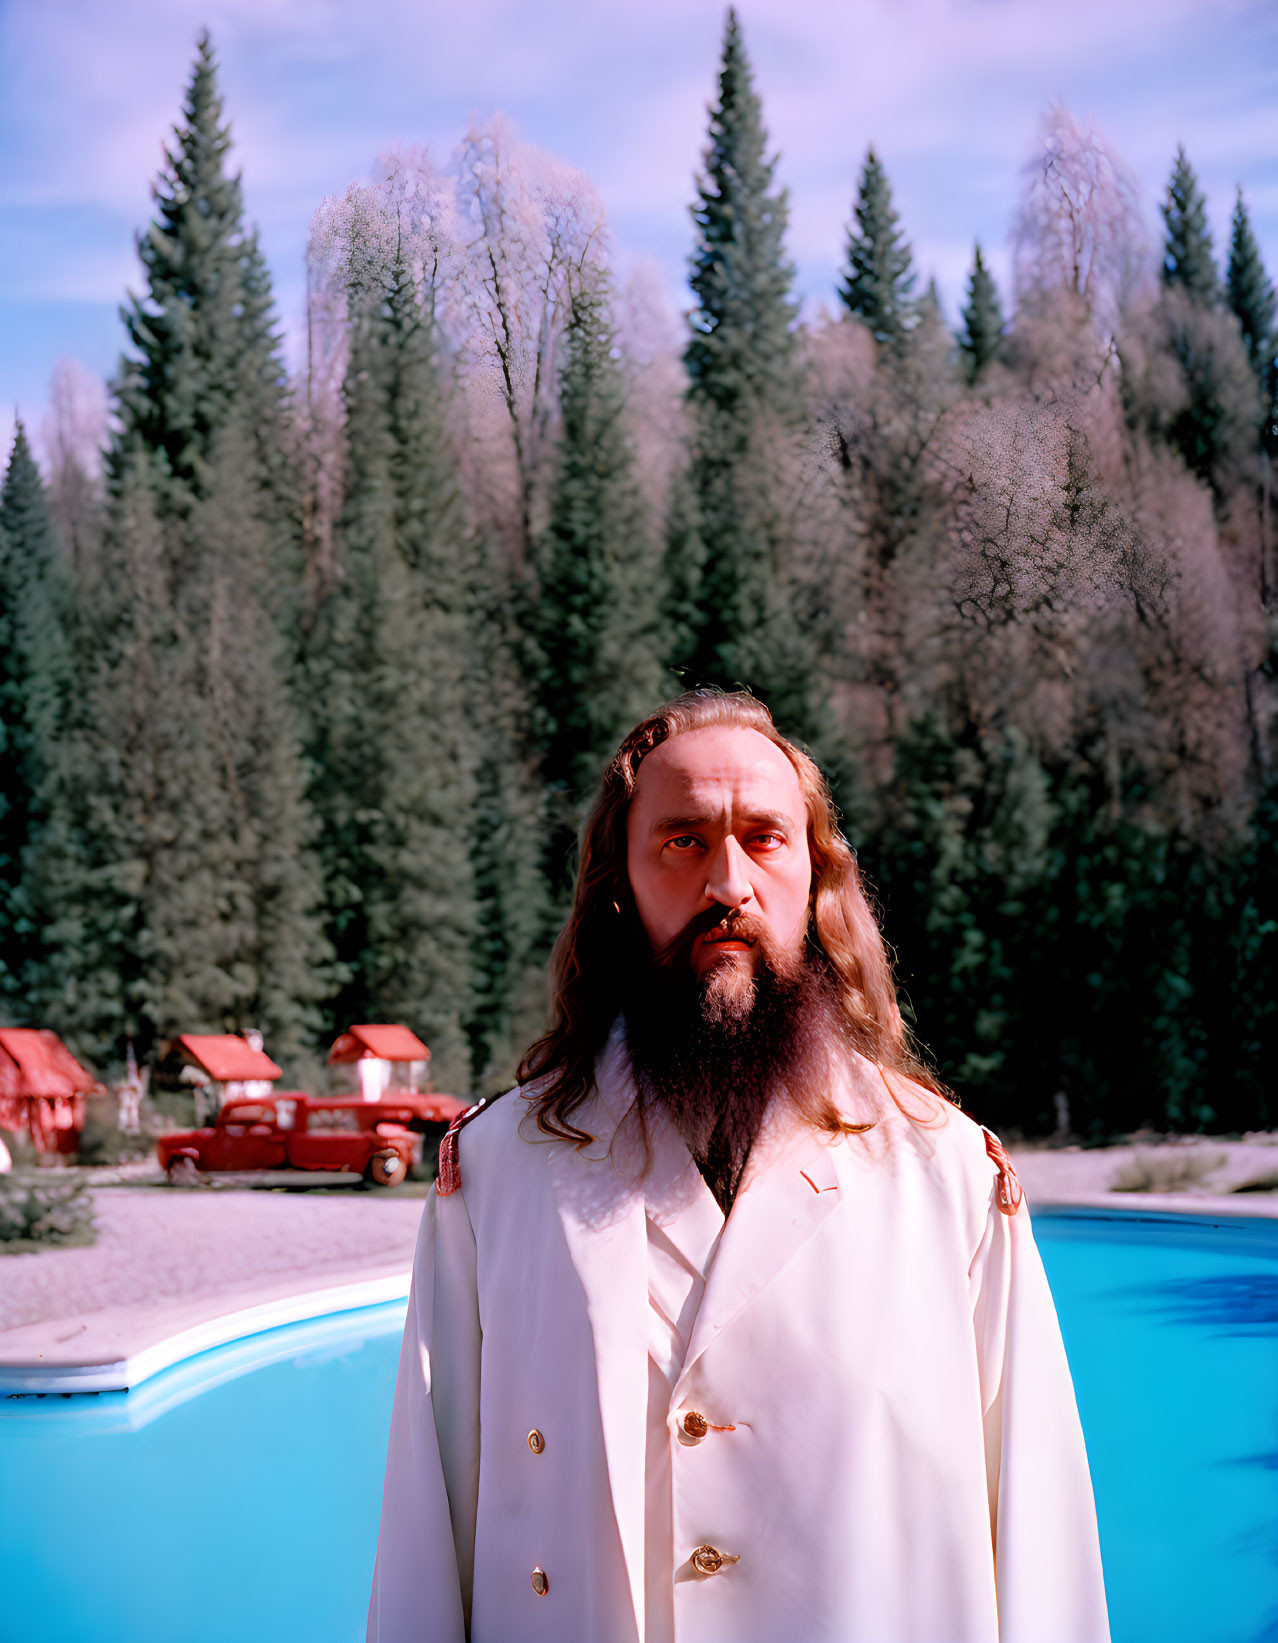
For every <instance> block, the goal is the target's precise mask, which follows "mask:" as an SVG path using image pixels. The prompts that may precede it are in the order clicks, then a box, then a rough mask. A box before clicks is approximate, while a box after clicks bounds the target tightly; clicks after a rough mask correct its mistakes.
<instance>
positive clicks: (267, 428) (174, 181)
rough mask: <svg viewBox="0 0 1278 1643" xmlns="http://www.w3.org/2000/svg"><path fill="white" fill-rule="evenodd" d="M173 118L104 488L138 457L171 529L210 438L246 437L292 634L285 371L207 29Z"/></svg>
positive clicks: (285, 623) (294, 510) (296, 552)
mask: <svg viewBox="0 0 1278 1643" xmlns="http://www.w3.org/2000/svg"><path fill="white" fill-rule="evenodd" d="M182 115H183V118H182V121H181V123H180V124H179V125H178V126H177V127H176V128H175V131H174V141H173V143H172V144H171V146H170V147H168V148H166V149H165V163H164V166H163V168H162V170H161V172H160V174H159V176H158V177H157V179H156V181H155V183H154V185H153V188H152V193H153V195H154V199H155V206H156V213H155V219H154V221H153V222H152V223H151V225H150V226H149V227H148V229H147V230H146V232H145V233H143V234H140V235H139V236H138V238H137V249H138V256H139V258H140V259H141V262H142V270H143V276H144V281H145V290H144V293H143V295H142V296H140V297H131V298H130V299H129V302H128V304H127V305H126V307H124V308H123V309H122V310H121V318H122V319H123V321H124V325H125V330H126V332H127V335H128V340H129V343H130V345H131V346H130V351H129V352H127V353H126V354H125V356H124V358H123V359H122V361H121V366H120V371H119V374H118V377H117V380H116V383H115V392H116V399H117V409H118V427H117V430H116V433H115V435H114V438H113V441H112V447H111V449H110V451H109V452H108V461H107V470H108V477H109V479H110V481H111V482H112V484H115V483H117V482H118V477H119V473H120V471H121V464H122V462H124V461H125V460H127V459H128V458H129V456H130V455H132V454H138V455H140V456H142V457H144V458H145V459H146V460H147V461H148V462H149V463H150V464H151V465H152V467H153V468H154V471H155V475H156V499H157V505H158V507H159V509H160V511H161V513H162V514H163V515H168V514H169V513H173V514H175V515H176V516H178V517H183V516H185V515H186V514H188V513H189V512H190V510H191V508H192V507H193V506H194V505H195V503H196V502H197V501H198V500H199V499H200V498H201V497H203V496H205V495H206V494H207V491H208V483H209V465H210V462H211V460H212V452H213V449H214V446H215V444H216V442H217V440H218V438H219V436H220V435H221V433H222V432H223V430H224V429H226V428H227V427H229V426H231V425H232V424H235V425H237V426H238V427H240V428H244V429H247V430H249V432H250V434H251V440H252V447H253V452H252V454H253V457H254V461H255V469H256V473H255V483H254V506H255V509H256V510H257V511H258V512H259V514H260V515H261V517H262V519H263V521H264V523H265V524H266V525H267V527H268V529H269V532H270V538H271V553H272V560H273V570H272V578H273V595H274V598H275V600H276V603H275V604H273V606H272V608H273V609H275V610H276V612H277V615H278V617H279V620H280V622H281V625H282V627H283V628H284V630H285V631H286V632H288V633H290V634H292V633H293V632H294V631H295V627H296V621H297V618H298V614H299V609H298V599H297V594H296V588H297V586H298V585H299V584H300V580H301V551H300V542H301V522H300V502H299V499H298V494H297V490H296V485H295V481H294V477H293V475H292V472H291V468H290V464H289V461H288V457H287V437H286V420H287V414H288V407H287V391H286V373H285V370H284V365H283V360H282V357H281V352H280V342H279V337H278V335H277V332H276V327H275V317H274V308H273V296H272V290H271V280H270V274H269V271H268V270H267V267H266V263H265V261H264V259H263V257H262V254H261V248H260V245H259V243H258V238H257V234H256V232H255V231H253V232H250V231H248V230H247V229H246V227H245V224H244V219H243V195H242V189H241V186H240V177H239V174H238V173H235V174H231V173H229V172H228V169H227V166H228V160H229V155H230V149H231V132H230V127H229V125H228V124H227V123H226V121H225V120H224V118H223V103H222V97H221V94H220V92H219V90H218V83H217V64H216V60H215V58H214V53H213V47H212V44H211V42H210V39H209V35H208V32H207V31H204V32H203V33H201V35H200V37H199V41H198V44H197V55H196V60H195V65H194V68H193V70H192V73H191V79H190V82H189V85H188V87H187V94H186V100H185V103H184V105H183V110H182ZM179 571H180V567H179ZM180 579H181V578H180V574H179V582H180Z"/></svg>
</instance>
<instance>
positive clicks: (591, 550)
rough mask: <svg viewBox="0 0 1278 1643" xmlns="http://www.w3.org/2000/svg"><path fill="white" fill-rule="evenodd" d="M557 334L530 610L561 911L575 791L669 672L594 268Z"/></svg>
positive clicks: (602, 292)
mask: <svg viewBox="0 0 1278 1643" xmlns="http://www.w3.org/2000/svg"><path fill="white" fill-rule="evenodd" d="M565 341H566V357H565V363H564V367H563V375H562V377H561V381H560V413H561V418H562V423H561V428H562V431H561V435H560V441H559V450H558V462H557V467H556V472H555V477H554V481H553V484H552V489H551V497H550V518H549V522H548V524H547V528H546V530H545V532H544V533H543V535H542V537H541V539H540V541H539V542H538V543H537V544H536V549H535V553H534V559H533V577H534V586H533V589H532V590H531V597H532V604H531V608H530V611H529V619H528V622H527V624H526V626H527V630H528V634H529V641H530V643H529V646H528V652H529V682H530V685H531V691H532V697H533V700H534V702H535V704H536V717H535V721H534V730H535V735H536V740H537V745H538V748H539V749H540V751H541V773H542V778H543V780H544V781H545V782H546V784H547V787H548V788H549V802H550V819H551V837H550V841H549V854H548V864H549V865H548V878H549V881H550V889H551V896H552V899H553V901H554V903H555V907H556V913H557V914H562V913H563V912H565V911H566V908H565V905H564V904H565V902H566V900H567V898H568V896H569V895H570V893H571V887H572V879H573V871H574V867H575V849H574V845H575V837H576V832H577V827H578V825H579V823H580V821H581V819H582V817H581V810H582V805H583V803H584V802H585V801H586V799H587V798H588V796H589V795H590V794H591V792H592V791H593V790H594V788H595V787H596V786H597V785H598V781H599V777H600V774H601V772H602V770H603V766H604V763H605V761H606V760H607V758H608V757H609V755H610V754H611V753H612V751H613V749H614V748H615V747H616V745H617V743H618V742H619V741H620V739H621V737H622V736H623V735H624V734H625V732H626V731H627V730H628V729H629V728H630V726H631V725H632V724H633V723H634V722H635V721H636V720H637V719H639V718H642V717H643V715H644V714H645V713H647V712H651V711H652V708H653V707H654V706H655V705H656V703H657V702H658V701H659V700H660V699H661V697H662V695H663V694H665V693H666V691H665V689H664V687H665V686H666V685H667V683H668V676H666V675H665V674H664V672H663V670H662V668H661V667H660V665H659V663H658V660H657V650H658V646H657V638H656V632H655V629H656V616H657V575H656V572H657V569H658V566H657V564H656V562H655V554H654V552H653V549H652V545H651V542H650V539H649V536H648V529H647V521H646V518H645V510H644V503H643V497H642V495H641V492H640V489H639V482H638V477H637V474H636V471H635V453H634V448H633V444H632V441H631V438H630V434H629V431H628V429H627V426H626V420H625V413H626V406H625V380H624V377H623V375H622V370H621V365H620V363H619V361H618V359H617V357H616V343H615V335H614V331H613V326H612V323H611V320H610V318H609V315H608V292H607V287H606V283H605V282H604V281H603V280H602V279H596V280H587V281H585V282H584V283H583V284H582V286H581V288H580V289H579V290H578V291H577V292H576V294H575V296H574V299H573V304H572V313H571V317H570V319H569V323H568V328H567V335H566V339H565Z"/></svg>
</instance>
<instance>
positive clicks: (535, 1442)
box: [528, 1426, 546, 1455]
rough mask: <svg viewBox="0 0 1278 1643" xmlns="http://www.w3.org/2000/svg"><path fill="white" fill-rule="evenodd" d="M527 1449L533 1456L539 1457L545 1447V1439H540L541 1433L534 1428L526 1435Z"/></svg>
mask: <svg viewBox="0 0 1278 1643" xmlns="http://www.w3.org/2000/svg"><path fill="white" fill-rule="evenodd" d="M528 1447H529V1448H530V1449H531V1450H532V1452H533V1454H534V1455H540V1454H541V1452H542V1450H543V1449H544V1448H545V1447H546V1440H545V1438H543V1437H542V1435H541V1433H540V1432H539V1431H538V1430H537V1428H536V1427H535V1426H534V1427H533V1429H532V1431H531V1432H530V1433H529V1434H528Z"/></svg>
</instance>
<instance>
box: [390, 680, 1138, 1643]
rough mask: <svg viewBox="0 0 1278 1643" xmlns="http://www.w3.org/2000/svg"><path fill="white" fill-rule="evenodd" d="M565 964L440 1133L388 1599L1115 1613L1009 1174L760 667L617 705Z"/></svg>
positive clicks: (810, 1610) (418, 1631) (1067, 1629)
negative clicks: (494, 1075)
mask: <svg viewBox="0 0 1278 1643" xmlns="http://www.w3.org/2000/svg"><path fill="white" fill-rule="evenodd" d="M554 976H555V1014H554V1018H553V1026H552V1028H551V1031H550V1032H549V1033H548V1034H547V1035H546V1037H544V1038H543V1039H541V1040H540V1041H539V1043H537V1044H536V1045H534V1047H533V1049H532V1050H531V1051H530V1052H529V1054H528V1056H527V1057H526V1058H525V1062H524V1065H523V1067H522V1068H521V1069H520V1076H521V1080H522V1082H521V1084H520V1087H519V1088H518V1089H516V1090H514V1091H512V1092H511V1094H509V1095H508V1096H506V1097H504V1098H503V1099H501V1100H499V1101H497V1102H494V1103H493V1104H492V1105H491V1106H488V1107H485V1108H483V1109H481V1110H480V1113H479V1116H478V1118H477V1121H475V1122H473V1123H469V1124H467V1126H466V1127H465V1128H464V1129H461V1128H459V1127H456V1126H455V1127H454V1130H453V1131H452V1132H450V1135H449V1137H448V1138H447V1140H446V1142H445V1144H444V1147H443V1148H442V1149H441V1159H440V1178H439V1183H438V1191H437V1193H436V1194H435V1195H433V1196H432V1198H431V1200H430V1202H429V1204H428V1206H427V1209H426V1213H425V1214H424V1216H423V1220H422V1229H421V1236H420V1239H419V1243H418V1248H417V1255H416V1260H415V1265H414V1272H413V1287H412V1293H411V1296H410V1298H409V1304H408V1320H407V1324H406V1327H405V1332H404V1346H403V1352H402V1356H401V1359H400V1369H399V1380H398V1385H397V1388H396V1393H395V1406H394V1413H393V1417H392V1421H391V1435H390V1454H389V1461H388V1465H387V1472H386V1488H385V1497H384V1502H383V1509H382V1524H381V1537H380V1541H379V1545H378V1555H377V1566H376V1571H375V1575H374V1582H373V1595H372V1603H371V1607H370V1612H369V1626H368V1636H369V1638H370V1639H372V1640H377V1643H409V1640H410V1639H411V1640H429V1643H462V1640H463V1639H471V1640H473V1643H533V1640H536V1639H545V1640H547V1643H551V1640H553V1643H626V1640H630V1643H675V1640H678V1643H811V1640H815V1639H817V1638H829V1639H835V1640H838V1643H996V1640H997V1643H1104V1640H1105V1639H1106V1638H1107V1637H1108V1626H1107V1622H1106V1611H1105V1596H1104V1587H1103V1582H1102V1576H1101V1565H1100V1555H1099V1550H1098V1545H1097V1535H1096V1520H1095V1512H1094V1507H1093V1503H1092V1493H1091V1484H1090V1479H1089V1476H1088V1470H1087V1459H1086V1455H1085V1452H1084V1448H1083V1440H1082V1434H1081V1431H1080V1429H1079V1422H1078V1416H1077V1412H1076V1409H1075V1404H1074V1394H1073V1388H1072V1385H1071V1382H1070V1376H1069V1370H1068V1367H1067V1365H1066V1361H1065V1355H1064V1351H1063V1349H1062V1346H1061V1339H1060V1333H1059V1330H1058V1327H1057V1323H1056V1316H1055V1312H1054V1310H1053V1307H1052V1301H1051V1296H1050V1294H1049V1292H1048V1289H1047V1284H1046V1281H1045V1279H1044V1276H1043V1270H1042V1265H1041V1262H1040V1260H1039V1257H1038V1253H1037V1251H1036V1249H1035V1246H1034V1241H1033V1237H1032V1234H1031V1231H1030V1226H1029V1220H1028V1215H1027V1213H1026V1211H1025V1209H1024V1207H1023V1205H1022V1204H1021V1201H1020V1193H1019V1189H1018V1187H1017V1185H1016V1181H1015V1177H1014V1176H1013V1174H1012V1172H1011V1169H1010V1166H1009V1165H1008V1164H1007V1160H1006V1155H1005V1154H1004V1153H1003V1151H1002V1149H1001V1147H999V1145H998V1143H997V1142H996V1141H994V1139H993V1137H990V1136H988V1134H987V1133H985V1132H983V1131H982V1130H981V1129H980V1128H979V1127H978V1126H977V1125H976V1124H974V1123H973V1122H972V1121H971V1120H970V1119H968V1118H967V1117H965V1116H964V1115H963V1114H962V1113H961V1112H960V1111H959V1110H958V1108H957V1106H956V1105H954V1104H953V1103H952V1102H951V1101H950V1100H948V1099H947V1098H946V1092H945V1091H944V1090H943V1089H942V1088H941V1086H940V1085H939V1084H938V1083H937V1082H936V1081H935V1080H934V1079H933V1078H932V1077H931V1076H930V1075H929V1074H928V1073H927V1071H926V1070H925V1068H924V1067H923V1066H922V1065H920V1063H919V1062H918V1060H917V1059H916V1058H915V1057H914V1056H913V1055H912V1054H911V1051H910V1049H909V1046H908V1042H907V1038H906V1034H905V1032H904V1029H903V1026H902V1022H901V1016H900V1012H899V1010H898V1008H897V1004H896V998H895V992H894V989H893V985H892V980H891V973H890V969H889V965H888V961H887V957H886V954H885V950H884V946H883V941H882V938H881V936H880V934H879V930H878V927H877V924H876V922H875V919H874V916H873V914H872V913H871V910H870V908H869V905H868V903H867V900H866V897H865V895H864V892H863V890H862V888H861V884H860V880H859V877H858V873H857V868H856V865H855V862H854V860H853V858H852V855H851V852H850V851H849V849H848V847H847V845H846V843H845V842H844V841H843V839H842V838H841V836H840V834H839V832H838V829H837V826H836V823H835V817H834V811H833V808H832V805H831V802H830V798H829V794H828V791H827V790H826V787H825V784H824V782H823V781H822V778H821V776H820V774H819V772H818V771H817V769H816V767H815V765H814V764H813V763H812V761H811V760H810V759H809V758H808V757H807V756H806V755H805V754H804V753H803V752H802V751H801V750H800V749H798V748H796V747H795V746H793V745H792V744H791V743H789V742H787V741H786V740H785V739H783V738H782V737H781V736H780V735H779V734H778V733H777V731H776V730H775V729H774V728H773V725H772V721H771V718H770V717H769V715H768V713H767V711H766V709H765V708H763V707H762V706H761V704H759V703H758V702H756V701H755V700H754V699H753V698H750V697H747V696H741V695H720V694H711V693H708V692H706V693H692V694H689V695H687V696H683V697H680V698H679V699H678V700H677V701H675V702H672V703H670V704H669V705H668V706H666V707H664V708H662V709H661V710H660V711H659V712H658V713H656V714H654V715H653V716H652V717H651V718H650V719H648V720H646V721H645V722H644V723H643V724H641V725H640V726H638V727H637V729H636V730H634V731H633V732H632V733H631V734H630V735H629V736H628V737H627V738H626V740H625V741H624V742H623V743H622V746H621V748H620V750H619V751H618V753H617V755H616V757H615V758H614V759H613V761H612V763H611V764H610V766H609V768H608V771H607V774H606V775H605V778H604V783H603V790H602V794H601V796H600V798H599V801H598V803H597V804H596V806H595V809H594V812H593V814H592V815H591V817H590V819H589V821H588V823H587V825H586V829H585V832H584V836H583V841H582V851H581V863H580V871H579V875H578V882H577V890H576V897H575V901H574V905H573V910H572V914H571V917H570V918H569V921H568V924H567V926H566V928H565V930H564V932H563V935H562V936H561V938H560V941H559V944H558V946H557V948H556V954H555V964H554ZM463 1122H464V1121H463Z"/></svg>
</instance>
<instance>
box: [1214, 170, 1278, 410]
mask: <svg viewBox="0 0 1278 1643" xmlns="http://www.w3.org/2000/svg"><path fill="white" fill-rule="evenodd" d="M1225 287H1226V291H1227V293H1228V296H1229V306H1230V308H1232V309H1233V311H1234V313H1235V314H1236V315H1237V316H1238V324H1239V326H1240V327H1241V328H1242V334H1243V341H1244V342H1245V343H1246V344H1247V357H1248V358H1249V359H1250V361H1251V366H1252V370H1254V371H1255V372H1256V374H1257V375H1258V376H1259V377H1260V378H1261V380H1262V382H1263V381H1264V380H1265V377H1266V375H1267V373H1268V371H1269V367H1270V365H1271V364H1272V362H1273V358H1274V343H1275V336H1274V288H1273V284H1272V282H1271V281H1270V278H1269V275H1268V274H1267V273H1266V272H1265V265H1264V263H1263V262H1262V261H1261V256H1260V247H1259V246H1258V245H1257V244H1256V236H1255V234H1254V233H1253V231H1252V226H1251V219H1250V218H1249V216H1248V215H1247V205H1246V202H1245V201H1244V199H1243V191H1242V189H1241V187H1240V188H1239V190H1238V197H1237V199H1236V200H1235V201H1234V215H1233V224H1232V231H1231V233H1230V239H1229V270H1228V273H1227V275H1226V279H1225Z"/></svg>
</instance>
